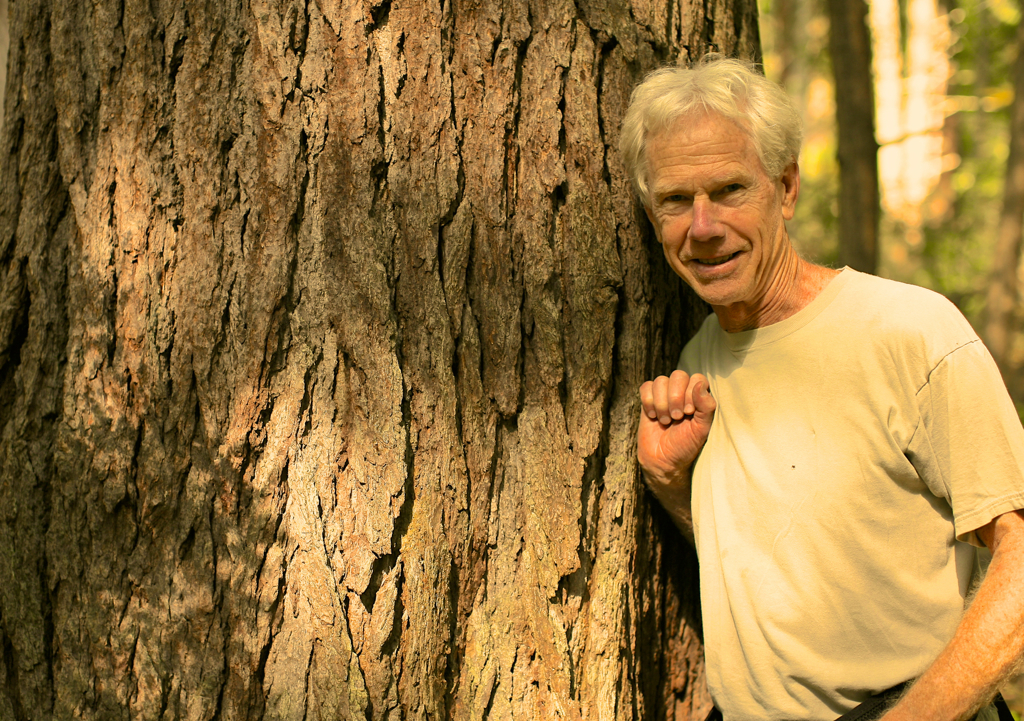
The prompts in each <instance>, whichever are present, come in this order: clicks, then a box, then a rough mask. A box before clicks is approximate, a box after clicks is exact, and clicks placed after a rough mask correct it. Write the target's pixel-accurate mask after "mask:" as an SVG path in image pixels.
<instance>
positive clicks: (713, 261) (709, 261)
mask: <svg viewBox="0 0 1024 721" xmlns="http://www.w3.org/2000/svg"><path fill="white" fill-rule="evenodd" d="M735 255H736V254H735V253H730V254H729V255H723V256H721V257H720V258H696V259H695V260H696V261H697V262H698V263H700V264H701V265H721V264H722V263H725V262H726V261H729V260H732V259H733V256H735Z"/></svg>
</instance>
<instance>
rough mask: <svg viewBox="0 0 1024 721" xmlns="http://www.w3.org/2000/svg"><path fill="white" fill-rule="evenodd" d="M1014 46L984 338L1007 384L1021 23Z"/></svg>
mask: <svg viewBox="0 0 1024 721" xmlns="http://www.w3.org/2000/svg"><path fill="white" fill-rule="evenodd" d="M1017 48H1018V50H1017V62H1016V64H1015V65H1014V70H1013V91H1014V96H1013V104H1012V105H1011V106H1010V151H1009V154H1008V155H1007V158H1006V183H1005V185H1004V187H1003V209H1002V212H1001V213H1000V215H999V230H998V232H997V235H996V244H995V248H994V250H993V253H992V276H991V279H990V281H989V286H988V297H987V299H986V306H985V310H986V322H985V341H986V342H987V344H988V347H989V349H990V350H991V351H992V355H993V357H995V359H996V362H997V363H998V364H999V368H1000V370H1002V371H1003V378H1005V379H1006V381H1007V383H1008V384H1010V381H1011V379H1012V378H1013V377H1014V370H1015V368H1014V367H1015V366H1016V365H1017V363H1015V362H1014V358H1013V353H1012V348H1011V339H1012V338H1013V331H1014V325H1015V323H1014V321H1015V320H1016V312H1017V296H1018V280H1017V279H1018V270H1019V268H1020V261H1021V236H1022V233H1024V23H1021V24H1020V25H1019V26H1018V27H1017ZM1010 385H1015V384H1010ZM1010 390H1011V392H1012V393H1013V395H1014V398H1015V400H1018V401H1019V400H1021V393H1022V391H1024V389H1022V388H1011V389H1010Z"/></svg>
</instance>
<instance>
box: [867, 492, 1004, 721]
mask: <svg viewBox="0 0 1024 721" xmlns="http://www.w3.org/2000/svg"><path fill="white" fill-rule="evenodd" d="M977 533H978V537H979V538H981V540H982V541H983V542H984V543H985V545H986V546H988V548H989V549H990V550H991V551H992V563H991V564H990V565H989V568H988V573H987V574H986V576H985V580H984V581H982V583H981V585H980V586H979V588H978V593H977V595H976V596H975V597H974V601H973V603H971V605H970V607H969V608H968V609H967V610H966V611H965V612H964V616H963V619H961V621H960V625H959V626H958V627H957V630H956V633H955V634H954V636H953V639H952V640H951V641H950V642H949V645H947V646H946V648H945V649H944V650H943V651H942V653H941V654H939V657H938V658H937V659H935V662H934V663H933V664H932V665H931V666H930V667H929V668H928V670H927V671H925V673H924V674H923V675H922V676H921V678H920V679H918V680H917V682H916V683H915V684H914V685H913V686H912V687H911V688H910V690H909V691H908V692H907V694H906V695H905V696H904V697H903V699H902V700H901V701H900V702H899V703H898V704H897V705H896V706H895V707H894V708H893V709H892V710H891V711H890V712H889V713H887V714H886V715H885V716H884V717H883V719H882V721H921V720H922V719H928V721H962V720H963V719H969V718H970V717H971V716H972V715H973V714H975V713H977V711H978V710H979V709H981V708H983V707H984V706H985V705H987V704H988V703H989V702H990V701H991V700H992V697H993V696H994V695H995V693H996V691H998V690H999V686H1000V685H1001V684H1002V683H1003V682H1004V681H1005V680H1006V679H1007V677H1009V676H1011V675H1012V674H1013V673H1014V672H1015V671H1016V670H1017V669H1018V668H1019V667H1020V663H1021V659H1022V656H1024V512H1022V511H1011V512H1010V513H1004V514H1003V515H1001V516H999V517H997V518H996V519H995V520H993V521H992V522H991V523H989V524H988V525H986V526H984V527H982V528H979V529H978V531H977Z"/></svg>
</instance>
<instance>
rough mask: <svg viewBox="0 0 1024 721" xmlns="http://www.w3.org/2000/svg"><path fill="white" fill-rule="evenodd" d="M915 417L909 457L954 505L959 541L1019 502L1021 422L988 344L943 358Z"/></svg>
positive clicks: (1022, 495)
mask: <svg viewBox="0 0 1024 721" xmlns="http://www.w3.org/2000/svg"><path fill="white" fill-rule="evenodd" d="M917 404H918V409H919V412H920V423H919V425H918V427H917V429H916V430H915V432H914V435H913V437H912V438H911V441H910V444H909V448H908V450H907V457H908V458H909V459H910V461H911V462H912V463H913V464H914V467H915V468H916V469H917V472H918V474H919V475H920V476H921V479H922V480H923V481H924V482H925V484H926V485H927V486H928V488H929V490H931V492H932V493H934V494H935V495H936V496H939V497H941V498H945V499H946V500H947V501H948V502H949V504H950V506H951V507H952V509H953V525H954V528H955V530H956V537H957V539H958V540H960V541H965V542H969V543H972V544H973V545H975V546H981V545H982V544H981V542H980V541H979V540H978V538H977V535H976V534H975V531H976V530H977V529H979V528H981V527H982V526H984V525H985V524H987V523H988V522H989V521H991V520H992V519H994V518H996V517H997V516H1000V515H1002V514H1003V513H1007V512H1009V511H1013V510H1016V509H1020V508H1024V429H1022V427H1021V423H1020V419H1019V418H1018V416H1017V412H1016V410H1015V409H1014V406H1013V402H1012V401H1011V400H1010V397H1009V394H1008V393H1007V392H1006V387H1005V386H1004V385H1003V380H1002V376H1001V375H1000V373H999V369H998V368H997V367H996V364H995V361H993V359H992V356H991V355H990V354H989V352H988V349H986V348H985V346H984V344H983V343H982V342H981V341H980V340H974V341H972V342H970V343H967V344H964V345H962V346H960V347H958V348H957V349H955V350H953V351H952V352H950V353H949V354H947V355H946V356H945V357H943V358H942V360H940V361H939V362H938V364H937V365H936V366H935V368H934V369H933V370H932V372H931V373H930V374H929V376H928V380H927V382H926V383H925V384H924V385H923V386H922V387H921V389H920V390H919V391H918V393H917Z"/></svg>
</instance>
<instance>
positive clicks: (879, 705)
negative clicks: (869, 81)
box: [707, 683, 1013, 721]
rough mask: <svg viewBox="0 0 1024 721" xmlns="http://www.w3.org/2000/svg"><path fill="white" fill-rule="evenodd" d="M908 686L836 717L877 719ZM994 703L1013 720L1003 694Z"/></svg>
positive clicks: (713, 716)
mask: <svg viewBox="0 0 1024 721" xmlns="http://www.w3.org/2000/svg"><path fill="white" fill-rule="evenodd" d="M906 686H907V684H906V683H901V684H900V685H899V686H893V687H892V688H891V689H889V690H888V691H882V693H880V694H877V695H875V696H872V697H871V698H869V699H868V700H867V701H865V702H864V703H862V704H861V705H860V706H858V707H857V708H855V709H852V710H851V711H848V712H846V713H845V714H843V715H842V716H840V717H839V718H838V719H836V721H876V720H877V719H880V718H882V716H884V715H885V712H886V711H888V710H889V709H891V708H892V707H893V706H894V705H895V704H896V702H897V701H899V699H900V696H901V695H902V694H903V690H904V689H905V688H906ZM992 705H993V706H995V707H996V710H997V711H998V712H999V721H1013V715H1012V714H1011V713H1010V709H1009V707H1008V706H1007V705H1006V701H1004V700H1003V695H1002V694H998V693H997V694H996V697H995V699H994V700H993V701H992ZM975 718H976V717H975ZM707 721H722V712H721V711H719V710H718V709H717V708H713V709H711V713H710V714H708V718H707Z"/></svg>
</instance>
